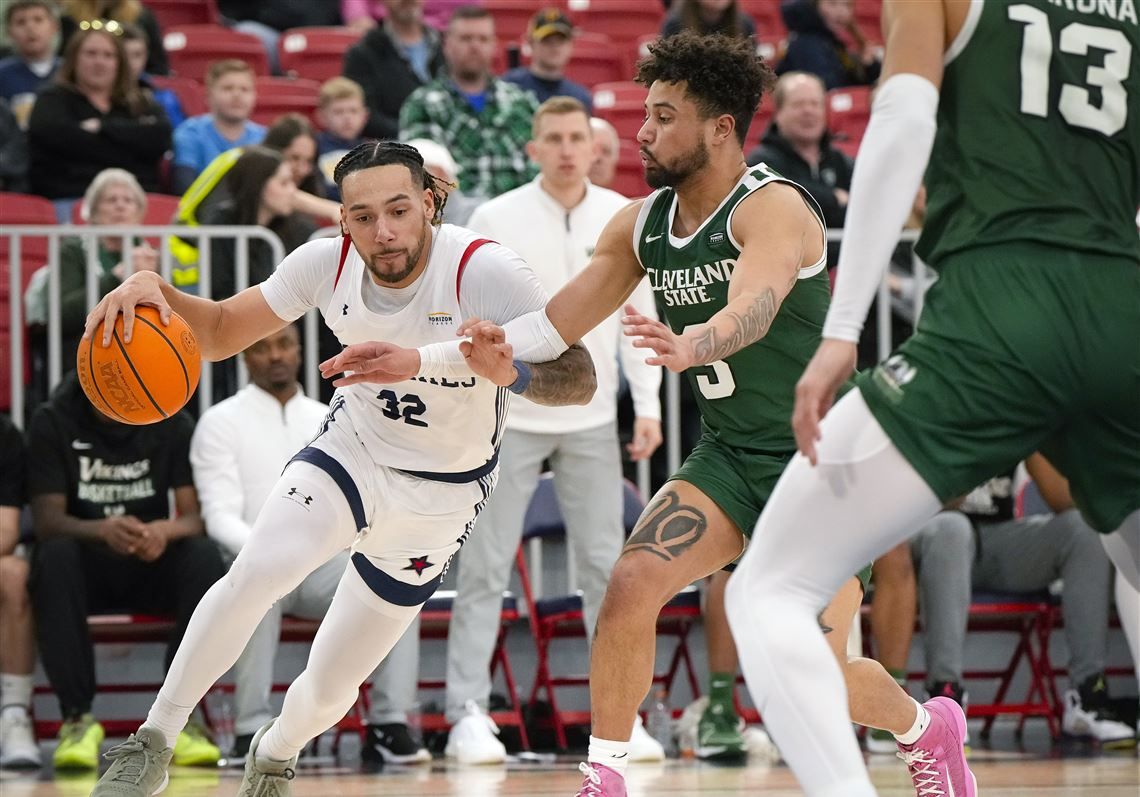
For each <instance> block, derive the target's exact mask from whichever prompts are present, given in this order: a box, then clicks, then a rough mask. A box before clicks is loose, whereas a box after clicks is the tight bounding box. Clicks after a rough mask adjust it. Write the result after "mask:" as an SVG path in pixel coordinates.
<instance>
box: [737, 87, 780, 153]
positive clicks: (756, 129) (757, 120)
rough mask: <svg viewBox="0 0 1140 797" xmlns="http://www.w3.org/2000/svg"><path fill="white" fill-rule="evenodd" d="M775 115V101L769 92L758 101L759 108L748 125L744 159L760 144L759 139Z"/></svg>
mask: <svg viewBox="0 0 1140 797" xmlns="http://www.w3.org/2000/svg"><path fill="white" fill-rule="evenodd" d="M775 115H776V101H775V100H774V99H773V98H772V93H771V92H769V93H767V94H765V95H764V99H762V100H760V107H759V108H758V109H757V110H756V115H755V116H753V117H752V123H751V124H749V125H748V136H747V137H746V138H745V139H744V155H745V156H746V157H747V156H748V154H749V153H750V152H752V150H754V149H756V147H757V146H758V145H759V144H760V139H762V138H763V137H764V133H765V132H766V131H767V130H768V125H770V124H771V123H772V117H773V116H775Z"/></svg>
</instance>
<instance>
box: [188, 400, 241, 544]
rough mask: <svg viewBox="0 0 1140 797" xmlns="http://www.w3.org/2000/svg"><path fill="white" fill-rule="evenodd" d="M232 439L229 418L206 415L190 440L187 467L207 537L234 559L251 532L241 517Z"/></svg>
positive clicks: (239, 490) (235, 437)
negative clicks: (194, 488)
mask: <svg viewBox="0 0 1140 797" xmlns="http://www.w3.org/2000/svg"><path fill="white" fill-rule="evenodd" d="M235 439H237V434H236V430H235V429H233V428H232V424H231V423H230V419H229V418H225V417H223V416H221V415H218V414H217V413H209V412H207V413H206V414H205V415H203V416H202V419H201V420H199V421H198V425H197V426H196V427H195V428H194V436H193V437H192V438H191V439H190V466H191V467H192V468H193V471H194V486H195V487H196V488H197V489H198V500H199V501H200V502H201V505H202V522H203V523H204V524H205V526H206V534H207V535H209V536H210V537H211V538H212V539H214V540H216V541H217V542H218V543H219V544H220V545H222V546H223V547H224V548H225V549H226V550H227V551H229V552H230V553H231V554H233V555H234V556H237V555H238V552H239V551H241V549H242V546H243V545H245V542H246V540H248V539H249V534H250V531H251V529H250V526H249V524H248V523H246V522H245V520H244V519H243V517H242V512H243V510H244V509H245V493H244V491H243V490H242V484H241V477H240V476H239V473H240V472H241V471H240V469H239V468H238V463H237V457H236V456H234V447H233V446H234V444H233V441H234V440H235Z"/></svg>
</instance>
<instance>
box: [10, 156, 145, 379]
mask: <svg viewBox="0 0 1140 797" xmlns="http://www.w3.org/2000/svg"><path fill="white" fill-rule="evenodd" d="M82 202H83V204H82V206H81V208H80V217H81V218H82V219H83V221H84V222H86V223H87V224H91V225H96V226H102V225H113V224H120V225H121V224H142V223H143V218H144V217H145V216H146V192H145V191H143V189H142V186H141V185H140V184H139V181H138V179H137V178H136V177H135V176H134V175H133V174H131V173H130V172H128V171H126V170H125V169H118V168H111V169H104V170H103V171H101V172H99V174H97V175H96V176H95V179H94V180H92V181H91V184H90V185H89V186H87V192H86V193H85V194H84V196H83V200H82ZM123 243H124V241H123V237H122V236H121V235H109V236H99V237H98V238H97V239H96V244H95V259H96V263H97V266H98V278H97V283H96V285H97V287H96V295H95V301H98V300H99V299H101V298H102V297H103V295H104V294H106V293H108V292H110V291H111V290H113V289H114V288H115V287H116V286H117V285H118V284H119V283H120V282H122V281H123V280H124V279H126V278H127V277H128V276H130V274H131V272H132V271H143V270H145V271H158V267H159V262H158V252H156V251H155V250H154V249H152V248H151V247H149V246H147V245H146V243H144V242H141V241H134V242H132V245H131V247H130V265H129V266H128V264H127V257H126V253H125V252H124V248H123ZM49 284H50V283H49V280H48V271H47V267H46V266H45V267H44V268H43V269H41V270H40V272H37V274H36V275H35V276H34V277H33V278H32V281H31V283H30V284H29V285H28V291H27V294H26V296H25V300H24V301H25V306H26V307H27V315H28V323H29V325H31V326H32V327H33V329H32V341H33V349H34V353H36V354H43V355H44V359H42V360H41V359H40V358H39V357H37V358H36V359H37V361H38V362H41V363H42V362H46V353H47V338H46V335H45V334H43V333H44V332H45V331H46V328H47V318H48V290H49ZM59 295H60V312H59V320H60V327H61V331H60V338H61V346H62V348H61V354H62V363H63V373H67V372H68V371H70V370H71V369H73V368H74V367H75V351H76V349H77V348H78V346H79V338H80V336H81V335H82V334H83V324H84V321H85V320H86V318H87V309H88V304H87V250H86V248H85V246H84V243H83V239H81V238H65V239H64V240H63V241H61V242H60V247H59ZM37 332H38V333H40V334H36V333H37Z"/></svg>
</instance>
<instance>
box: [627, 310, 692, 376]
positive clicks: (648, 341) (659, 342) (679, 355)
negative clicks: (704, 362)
mask: <svg viewBox="0 0 1140 797" xmlns="http://www.w3.org/2000/svg"><path fill="white" fill-rule="evenodd" d="M621 325H622V332H623V333H624V334H625V335H626V336H628V337H632V338H635V340H634V341H633V346H634V348H637V349H653V351H654V353H655V354H656V356H655V357H646V358H645V363H646V365H663V366H665V367H666V368H668V369H669V370H670V371H676V372H677V373H680V372H681V371H684V370H685V369H686V368H690V367H692V366H693V365H694V357H693V346H692V344H691V343H690V342H689V340H688V339H687V338H686V337H685V336H684V335H678V334H676V333H674V332H673V330H671V329H669V327H668V326H666V325H665V324H663V323H662V322H660V321H657V320H656V319H653V318H649V317H648V316H644V315H642V314H641V313H639V312H637V308H636V307H634V306H633V305H632V304H627V305H626V306H625V315H623V316H622V318H621Z"/></svg>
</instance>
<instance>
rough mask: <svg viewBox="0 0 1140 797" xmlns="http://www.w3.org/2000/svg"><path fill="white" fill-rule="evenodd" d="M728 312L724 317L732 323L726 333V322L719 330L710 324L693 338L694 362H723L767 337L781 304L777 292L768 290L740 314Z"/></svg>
mask: <svg viewBox="0 0 1140 797" xmlns="http://www.w3.org/2000/svg"><path fill="white" fill-rule="evenodd" d="M725 309H726V313H725V316H726V317H727V319H728V320H729V321H730V322H731V326H729V327H728V329H727V330H726V329H725V325H724V324H723V323H722V324H721V325H720V328H719V329H718V328H717V326H716V325H714V324H711V323H710V324H707V325H706V329H704V330H703V331H701V332H700V333H698V334H697V336H696V337H695V338H694V339H693V359H694V361H695V364H696V365H706V364H708V363H711V362H715V361H717V360H723V359H724V358H726V357H728V356H729V355H731V354H735V353H736V352H738V351H740V350H741V349H743V348H744V347H745V346H748V345H751V344H753V343H755V342H756V341H758V340H760V338H762V337H764V336H765V335H767V334H768V329H769V328H770V327H771V326H772V321H773V320H775V318H776V311H777V310H778V309H779V302H777V301H776V294H775V292H774V291H773V290H772V289H771V288H768V289H766V290H765V291H763V292H762V293H760V294H759V295H758V296H756V297H755V298H753V300H752V302H751V303H750V304H748V305H747V306H746V307H745V308H744V309H743V310H742V311H740V312H737V311H729V310H728V309H727V308H725Z"/></svg>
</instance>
